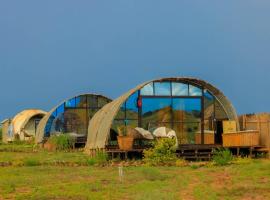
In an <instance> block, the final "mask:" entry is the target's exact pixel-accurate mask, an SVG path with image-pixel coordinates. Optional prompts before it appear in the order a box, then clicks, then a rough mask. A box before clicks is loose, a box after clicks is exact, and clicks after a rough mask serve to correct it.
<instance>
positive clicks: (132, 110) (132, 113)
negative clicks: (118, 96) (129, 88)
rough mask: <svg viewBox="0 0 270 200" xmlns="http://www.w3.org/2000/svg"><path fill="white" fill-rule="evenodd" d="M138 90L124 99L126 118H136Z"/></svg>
mask: <svg viewBox="0 0 270 200" xmlns="http://www.w3.org/2000/svg"><path fill="white" fill-rule="evenodd" d="M138 95H139V94H138V92H135V93H134V94H133V95H131V96H130V97H129V98H128V100H127V101H126V118H127V119H138V112H139V111H138V107H137V101H138Z"/></svg>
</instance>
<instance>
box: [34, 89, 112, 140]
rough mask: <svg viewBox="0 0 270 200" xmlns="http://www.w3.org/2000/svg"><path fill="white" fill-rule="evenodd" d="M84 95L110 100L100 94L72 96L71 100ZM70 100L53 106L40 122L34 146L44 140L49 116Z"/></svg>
mask: <svg viewBox="0 0 270 200" xmlns="http://www.w3.org/2000/svg"><path fill="white" fill-rule="evenodd" d="M84 95H94V96H97V97H103V98H105V99H108V100H110V101H111V99H110V98H108V97H105V96H103V95H100V94H90V93H89V94H80V95H77V96H74V97H72V98H75V97H80V96H84ZM72 98H69V99H66V100H64V101H62V102H61V103H60V104H58V105H57V106H55V107H54V108H53V109H51V110H50V111H49V112H48V113H47V114H46V115H45V116H44V117H43V118H42V119H41V121H40V123H39V124H38V127H37V135H36V138H35V142H36V144H40V143H42V142H43V139H44V134H45V127H46V124H47V122H48V120H49V118H50V116H51V115H52V114H53V112H54V111H55V110H56V109H57V108H58V107H59V106H60V105H62V104H63V103H65V102H67V101H68V100H70V99H72Z"/></svg>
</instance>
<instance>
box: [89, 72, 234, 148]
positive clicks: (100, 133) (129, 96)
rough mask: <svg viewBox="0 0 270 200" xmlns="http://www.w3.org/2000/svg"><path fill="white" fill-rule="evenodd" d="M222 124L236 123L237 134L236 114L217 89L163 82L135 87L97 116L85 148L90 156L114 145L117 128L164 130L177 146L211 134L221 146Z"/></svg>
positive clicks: (207, 85) (195, 81) (180, 81)
mask: <svg viewBox="0 0 270 200" xmlns="http://www.w3.org/2000/svg"><path fill="white" fill-rule="evenodd" d="M223 120H234V121H236V122H237V129H238V130H239V123H238V118H237V114H236V111H235V109H234V107H233V106H232V104H231V103H230V101H229V100H228V99H227V98H226V97H225V95H224V94H223V93H222V92H221V91H220V90H219V89H217V88H216V87H214V86H213V85H211V84H210V83H207V82H206V81H203V80H199V79H195V78H186V77H180V78H163V79H159V80H154V81H150V82H146V83H143V84H141V85H139V86H137V87H136V88H134V89H132V90H130V91H129V92H127V93H126V94H124V95H122V96H120V97H119V98H117V99H116V100H114V101H112V102H111V103H109V104H107V105H106V106H104V107H103V109H101V110H100V111H99V112H97V113H96V115H95V116H94V117H93V118H92V120H91V121H90V124H89V128H88V138H87V144H86V147H85V148H86V152H89V151H90V150H94V149H104V148H106V145H112V144H115V143H117V142H116V141H115V140H116V137H115V135H114V134H115V133H117V128H118V127H119V126H129V127H142V128H144V129H146V130H149V131H153V130H154V129H156V128H158V127H164V126H165V127H168V128H170V129H173V130H174V131H175V132H176V135H177V139H178V141H179V144H180V145H186V144H205V141H206V140H207V138H206V136H207V134H212V137H215V139H214V141H213V142H212V143H215V144H220V143H222V121H223ZM214 133H215V134H214ZM210 143H211V142H209V141H208V144H210Z"/></svg>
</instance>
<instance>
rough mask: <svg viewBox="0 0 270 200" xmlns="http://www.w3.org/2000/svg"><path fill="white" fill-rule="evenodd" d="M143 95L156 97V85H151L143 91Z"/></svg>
mask: <svg viewBox="0 0 270 200" xmlns="http://www.w3.org/2000/svg"><path fill="white" fill-rule="evenodd" d="M141 95H150V96H152V95H154V85H153V83H149V84H147V85H146V86H144V87H143V88H142V89H141Z"/></svg>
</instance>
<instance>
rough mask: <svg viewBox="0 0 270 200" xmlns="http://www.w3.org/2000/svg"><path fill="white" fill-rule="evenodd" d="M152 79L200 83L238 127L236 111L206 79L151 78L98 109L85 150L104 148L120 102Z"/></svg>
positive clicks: (91, 123) (90, 124) (120, 104)
mask: <svg viewBox="0 0 270 200" xmlns="http://www.w3.org/2000/svg"><path fill="white" fill-rule="evenodd" d="M154 81H159V82H162V81H175V82H188V83H191V84H194V85H200V86H202V87H203V88H204V89H207V90H209V91H210V92H211V93H212V94H213V95H214V97H215V98H216V100H217V101H218V102H219V103H220V104H221V105H222V107H223V109H224V110H225V112H226V114H227V116H228V118H229V120H235V121H237V128H238V129H239V123H238V118H237V113H236V111H235V109H234V107H233V105H232V104H231V102H230V101H229V100H228V98H227V97H226V96H225V95H224V94H223V93H222V92H221V91H220V90H219V89H217V88H216V87H215V86H213V85H211V84H210V83H207V82H206V81H203V80H200V79H196V78H190V77H176V78H162V79H157V80H152V81H149V82H146V83H143V84H141V85H138V86H137V87H135V88H134V89H131V90H130V91H128V92H127V93H125V94H123V95H122V96H120V97H119V98H117V99H116V100H114V101H112V102H111V103H109V104H107V105H106V106H104V107H103V108H102V109H101V110H100V111H98V112H97V113H96V114H95V116H94V117H93V118H92V119H91V120H90V123H89V128H88V138H87V144H86V146H85V151H86V152H87V153H89V152H90V151H91V150H94V149H104V148H105V147H106V144H107V142H108V138H109V135H110V129H111V126H112V123H113V121H114V118H115V117H116V115H117V113H118V111H119V110H120V108H121V106H122V104H123V103H124V102H125V101H126V100H127V99H128V98H129V97H130V96H131V95H132V94H133V93H135V92H136V91H139V90H140V89H142V88H143V87H144V86H146V85H147V84H149V83H151V82H154Z"/></svg>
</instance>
